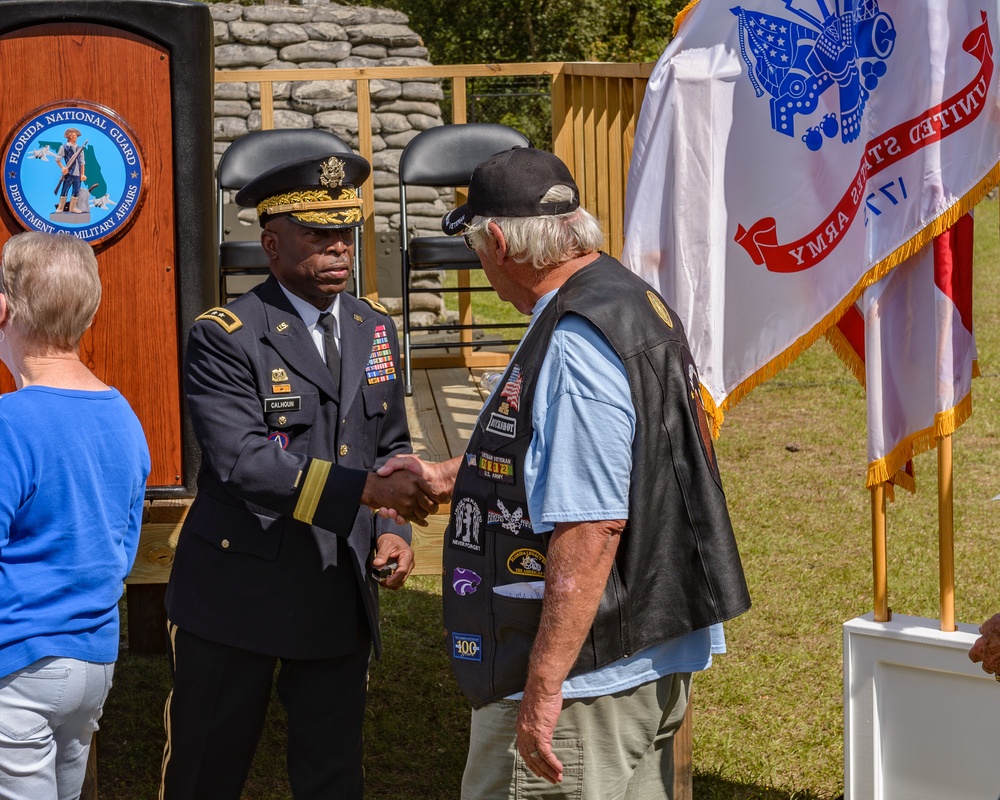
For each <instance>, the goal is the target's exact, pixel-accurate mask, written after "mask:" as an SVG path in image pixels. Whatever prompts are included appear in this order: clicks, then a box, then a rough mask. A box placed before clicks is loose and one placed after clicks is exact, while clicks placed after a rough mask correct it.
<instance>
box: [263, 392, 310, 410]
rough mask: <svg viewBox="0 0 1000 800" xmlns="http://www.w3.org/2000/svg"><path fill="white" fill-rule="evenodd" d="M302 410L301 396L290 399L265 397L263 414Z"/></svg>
mask: <svg viewBox="0 0 1000 800" xmlns="http://www.w3.org/2000/svg"><path fill="white" fill-rule="evenodd" d="M301 408H302V395H299V394H297V395H293V396H292V397H265V398H264V413H265V414H269V413H271V412H272V411H299V410H300V409H301Z"/></svg>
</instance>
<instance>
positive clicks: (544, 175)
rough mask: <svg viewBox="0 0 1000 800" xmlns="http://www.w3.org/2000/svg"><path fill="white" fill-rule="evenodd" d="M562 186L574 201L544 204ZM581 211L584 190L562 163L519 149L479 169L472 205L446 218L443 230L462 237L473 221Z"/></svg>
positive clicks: (548, 155) (471, 187)
mask: <svg viewBox="0 0 1000 800" xmlns="http://www.w3.org/2000/svg"><path fill="white" fill-rule="evenodd" d="M559 185H562V186H569V187H570V188H571V189H572V190H573V199H572V200H568V201H566V202H560V203H543V202H542V198H543V197H544V196H545V193H546V192H548V190H549V189H551V188H552V187H553V186H559ZM579 207H580V190H579V189H578V188H577V186H576V181H574V180H573V176H572V175H570V173H569V169H568V168H567V167H566V165H565V164H563V162H562V161H560V160H559V159H558V158H556V157H555V156H554V155H552V153H547V152H545V151H544V150H536V149H535V148H533V147H515V148H513V149H511V150H504V151H503V152H502V153H497V154H496V155H495V156H490V158H488V159H486V160H485V161H483V162H482V163H481V164H479V166H477V167H476V169H475V171H474V172H473V173H472V180H471V181H470V183H469V202H467V203H465V204H464V205H461V206H459V207H458V208H456V209H454V210H453V211H449V212H448V213H447V214H445V216H444V219H442V220H441V228H442V230H443V231H444V232H445V233H447V234H448V235H449V236H454V235H455V234H458V233H462V231H464V230H465V226H466V225H468V224H469V223H470V222H472V218H473V217H543V216H547V215H550V214H567V213H569V212H570V211H576V209H578V208H579Z"/></svg>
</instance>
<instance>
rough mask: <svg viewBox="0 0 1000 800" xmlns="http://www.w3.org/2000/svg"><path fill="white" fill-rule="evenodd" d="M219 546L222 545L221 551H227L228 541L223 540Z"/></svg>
mask: <svg viewBox="0 0 1000 800" xmlns="http://www.w3.org/2000/svg"><path fill="white" fill-rule="evenodd" d="M220 544H221V545H222V549H223V550H227V549H228V548H229V540H228V539H223V540H222V542H220Z"/></svg>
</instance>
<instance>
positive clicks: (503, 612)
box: [443, 255, 750, 708]
mask: <svg viewBox="0 0 1000 800" xmlns="http://www.w3.org/2000/svg"><path fill="white" fill-rule="evenodd" d="M568 313H573V314H579V315H581V316H583V317H585V318H586V319H588V320H589V321H590V322H591V323H592V324H593V325H595V326H596V327H597V328H598V329H599V330H600V331H601V332H602V333H603V334H604V336H605V337H606V338H607V340H608V341H609V342H610V343H611V346H612V347H613V348H614V350H615V352H617V353H618V355H619V356H620V357H621V359H622V361H623V362H624V363H625V367H626V370H627V372H628V379H629V384H630V386H631V391H632V402H633V404H634V406H635V410H636V417H637V419H636V433H635V438H634V441H633V445H632V462H633V465H632V477H631V482H630V486H629V519H628V523H627V525H626V528H625V531H624V532H623V534H622V538H621V543H620V545H619V548H618V553H617V556H616V558H615V563H614V566H613V568H612V571H611V575H610V577H609V578H608V582H607V585H606V587H605V589H604V595H603V597H602V598H601V602H600V605H599V606H598V610H597V615H596V617H595V619H594V623H593V626H592V627H591V630H590V633H589V635H588V636H587V638H586V640H585V641H584V644H583V647H582V648H581V650H580V654H579V656H578V658H577V660H576V663H575V664H574V666H573V669H572V670H571V671H570V675H578V674H582V673H585V672H590V671H593V670H595V669H598V668H600V667H603V666H605V665H607V664H610V663H611V662H613V661H617V660H618V659H621V658H624V657H626V656H629V655H631V654H633V653H636V652H639V651H640V650H643V649H645V648H647V647H651V646H653V645H655V644H660V643H662V642H665V641H668V640H670V639H674V638H676V637H679V636H682V635H684V634H686V633H689V632H691V631H693V630H697V629H700V628H704V627H707V626H709V625H711V624H713V623H716V622H722V621H724V620H727V619H731V618H732V617H735V616H737V615H738V614H741V613H743V612H744V611H746V610H747V609H748V608H749V607H750V596H749V593H748V591H747V586H746V581H745V580H744V576H743V569H742V566H741V564H740V558H739V553H738V552H737V548H736V540H735V537H734V535H733V529H732V525H731V523H730V520H729V513H728V511H727V509H726V500H725V495H724V494H723V491H722V483H721V480H720V477H719V470H718V466H717V464H716V460H715V451H714V448H713V447H712V440H711V437H710V435H709V428H708V424H707V420H706V418H705V412H704V409H703V407H702V405H701V394H700V390H699V382H698V373H697V370H696V368H695V365H694V361H693V359H692V357H691V353H690V351H689V349H688V345H687V340H686V338H685V336H684V331H683V329H682V327H681V324H680V321H679V320H678V319H677V317H676V316H675V315H674V313H673V312H672V311H670V310H669V309H668V308H667V307H666V304H665V303H664V302H663V300H662V298H660V297H659V295H657V294H656V293H655V292H654V291H653V290H652V289H651V288H650V287H649V285H648V284H647V283H645V281H643V280H642V279H641V278H639V277H637V276H636V275H634V274H633V273H631V272H629V271H628V270H627V269H625V268H624V267H623V266H622V265H621V264H619V263H618V262H617V261H616V260H614V259H612V258H610V257H609V256H606V255H602V256H601V257H600V258H599V259H598V260H597V261H595V262H593V263H592V264H589V265H587V266H586V267H584V268H583V269H581V270H579V271H578V272H576V273H575V274H573V275H572V276H571V277H570V278H569V280H567V281H566V283H565V284H563V286H562V287H561V288H560V290H559V292H558V293H557V295H556V296H555V297H554V298H553V299H552V300H551V301H550V302H549V304H548V305H547V306H546V307H545V309H544V310H543V311H542V312H541V313H540V315H539V317H538V319H536V320H535V322H534V324H533V326H532V327H531V330H530V331H529V332H528V333H527V335H526V336H525V339H524V341H523V342H522V343H521V346H520V348H519V349H518V352H517V354H516V355H515V357H514V359H513V360H512V362H511V364H510V366H509V367H508V369H507V371H506V373H505V374H504V376H503V379H502V380H501V382H500V384H499V386H498V389H497V391H496V392H495V393H494V395H493V396H492V397H491V398H490V401H489V403H488V404H487V407H485V408H484V409H483V412H482V414H481V415H480V417H479V420H478V422H477V424H476V428H475V430H474V432H473V434H472V437H471V439H470V441H469V448H468V450H467V452H466V454H465V456H464V459H465V460H464V462H463V463H462V466H461V468H460V470H459V472H458V477H457V479H456V482H455V492H454V495H453V498H452V513H451V522H450V524H449V526H448V530H447V532H446V534H445V547H444V585H443V596H444V621H445V628H446V630H447V635H448V641H449V646H450V648H451V663H452V668H453V670H454V672H455V675H456V677H457V678H458V682H459V685H460V687H461V689H462V691H463V692H464V693H465V695H466V697H467V698H468V699H469V701H470V702H471V703H472V705H473V707H475V708H479V707H481V706H483V705H485V704H486V703H489V702H492V701H494V700H497V699H499V698H501V697H504V696H506V695H509V694H512V693H514V692H518V691H521V690H523V689H524V685H525V681H526V678H527V668H528V656H529V653H530V650H531V646H532V642H533V641H534V638H535V635H536V634H537V632H538V622H539V618H540V615H541V606H542V601H541V600H540V599H537V598H533V597H530V596H524V595H530V590H531V586H530V584H531V582H533V581H534V582H538V581H541V580H543V579H544V573H545V559H546V545H547V541H548V536H547V535H545V536H543V535H539V534H536V533H535V532H534V530H533V528H532V525H531V520H530V519H529V517H528V508H527V503H526V492H525V486H524V457H525V454H526V452H527V449H528V446H529V444H530V442H531V436H532V427H531V408H532V402H533V399H534V391H535V379H536V377H537V374H538V369H539V368H540V366H541V364H542V360H543V358H544V357H545V353H546V350H547V348H548V344H549V340H550V339H551V337H552V332H553V330H554V329H555V326H556V323H557V322H558V321H559V319H560V318H561V317H562V316H563V315H565V314H568ZM580 458H581V459H584V458H600V453H599V452H598V453H581V454H580ZM497 589H499V592H498V591H497ZM519 595H520V596H519Z"/></svg>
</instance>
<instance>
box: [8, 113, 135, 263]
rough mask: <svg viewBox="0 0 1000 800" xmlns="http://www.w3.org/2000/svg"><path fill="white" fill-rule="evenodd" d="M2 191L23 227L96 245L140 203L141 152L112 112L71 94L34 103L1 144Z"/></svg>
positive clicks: (128, 218) (115, 231)
mask: <svg viewBox="0 0 1000 800" xmlns="http://www.w3.org/2000/svg"><path fill="white" fill-rule="evenodd" d="M3 170H4V181H3V192H4V200H5V201H6V203H7V207H8V208H9V209H10V212H11V214H13V215H14V217H15V219H17V221H18V223H19V224H20V225H21V227H23V228H24V229H25V230H29V231H43V232H44V233H57V232H60V231H62V232H65V233H71V234H73V235H74V236H76V237H78V238H80V239H84V240H85V241H87V242H90V243H91V244H92V245H96V244H100V243H101V242H104V241H106V240H108V239H111V238H112V237H115V236H118V235H120V234H121V233H123V232H124V231H125V229H126V228H127V227H128V225H129V223H131V222H132V221H133V220H134V218H135V212H136V211H138V209H139V207H140V206H141V205H142V199H143V191H142V190H143V177H144V175H143V165H142V155H141V153H140V152H139V146H138V144H137V141H136V137H135V135H134V134H133V133H132V131H131V129H130V128H129V126H128V125H127V124H126V123H125V121H124V120H123V119H121V118H120V117H119V116H118V115H117V114H116V113H115V112H114V111H112V110H111V109H109V108H105V107H104V106H98V105H96V104H93V103H87V102H85V101H82V100H74V101H71V102H70V103H67V101H63V102H61V103H57V104H52V105H48V106H42V107H41V108H38V109H36V110H35V111H32V112H31V113H30V114H29V115H28V116H27V117H26V118H25V119H23V120H22V121H21V122H20V123H18V124H17V125H16V126H15V128H14V132H13V134H12V135H11V136H10V137H9V138H8V139H7V142H6V143H5V144H4V147H3Z"/></svg>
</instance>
